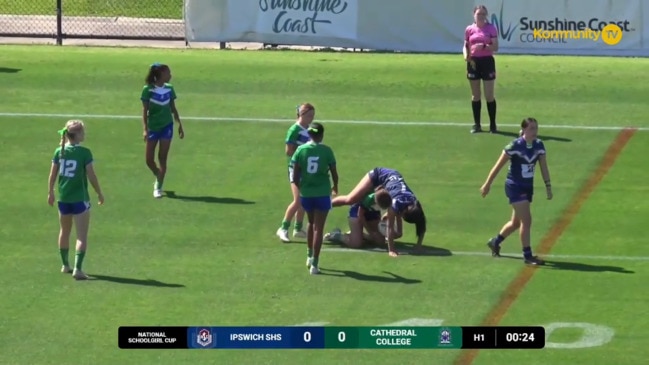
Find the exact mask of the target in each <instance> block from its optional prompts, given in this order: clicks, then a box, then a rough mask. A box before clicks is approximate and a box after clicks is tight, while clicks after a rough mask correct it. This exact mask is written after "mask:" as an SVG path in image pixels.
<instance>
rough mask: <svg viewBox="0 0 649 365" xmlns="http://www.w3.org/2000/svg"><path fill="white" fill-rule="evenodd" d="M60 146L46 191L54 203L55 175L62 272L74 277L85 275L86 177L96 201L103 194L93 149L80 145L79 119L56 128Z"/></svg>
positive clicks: (81, 135)
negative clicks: (74, 240) (73, 244)
mask: <svg viewBox="0 0 649 365" xmlns="http://www.w3.org/2000/svg"><path fill="white" fill-rule="evenodd" d="M59 134H60V135H61V146H60V147H58V148H57V149H56V151H54V157H53V158H52V167H51V168H50V177H49V192H48V195H47V203H48V204H49V205H50V206H52V205H54V200H55V195H54V185H55V183H56V182H57V178H58V185H57V186H58V193H59V194H58V207H59V224H60V226H61V229H60V231H59V253H60V254H61V261H62V263H63V267H62V268H61V272H63V273H69V272H72V276H73V277H74V278H75V279H77V280H84V279H87V278H88V276H87V275H86V274H85V273H84V272H83V271H82V270H81V265H82V264H83V259H84V258H85V256H86V247H87V245H88V228H89V224H90V195H89V194H88V181H90V184H91V185H92V187H93V188H94V189H95V192H96V193H97V196H98V200H99V205H101V204H104V195H103V194H102V192H101V188H100V187H99V181H98V180H97V175H96V174H95V169H94V167H93V158H92V152H90V149H88V148H86V147H83V146H81V142H83V140H84V139H85V127H84V124H83V122H82V121H80V120H70V121H68V122H67V123H66V124H65V127H64V128H63V129H61V130H60V131H59ZM73 223H74V225H75V227H76V230H77V245H76V256H75V263H74V270H71V269H70V264H69V261H68V253H69V247H70V233H71V231H72V224H73Z"/></svg>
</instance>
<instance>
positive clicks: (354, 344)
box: [325, 327, 358, 349]
mask: <svg viewBox="0 0 649 365" xmlns="http://www.w3.org/2000/svg"><path fill="white" fill-rule="evenodd" d="M325 348H331V349H355V348H358V329H356V328H354V327H325Z"/></svg>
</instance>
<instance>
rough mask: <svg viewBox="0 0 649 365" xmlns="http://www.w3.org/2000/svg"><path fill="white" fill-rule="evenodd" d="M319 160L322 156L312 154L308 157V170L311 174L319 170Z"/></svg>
mask: <svg viewBox="0 0 649 365" xmlns="http://www.w3.org/2000/svg"><path fill="white" fill-rule="evenodd" d="M318 160H320V156H310V157H308V158H307V159H306V172H308V173H309V174H315V173H316V172H318Z"/></svg>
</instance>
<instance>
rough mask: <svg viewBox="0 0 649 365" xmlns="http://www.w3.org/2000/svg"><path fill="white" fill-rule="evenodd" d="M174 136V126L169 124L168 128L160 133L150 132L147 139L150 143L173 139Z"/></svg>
mask: <svg viewBox="0 0 649 365" xmlns="http://www.w3.org/2000/svg"><path fill="white" fill-rule="evenodd" d="M173 136H174V124H173V122H172V123H169V124H168V125H167V126H166V127H164V128H162V129H161V130H159V131H149V133H147V136H146V139H148V140H149V141H159V140H161V139H171V138H172V137H173Z"/></svg>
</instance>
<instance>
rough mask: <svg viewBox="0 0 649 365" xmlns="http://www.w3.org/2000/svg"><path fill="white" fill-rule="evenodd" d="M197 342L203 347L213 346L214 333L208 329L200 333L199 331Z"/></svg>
mask: <svg viewBox="0 0 649 365" xmlns="http://www.w3.org/2000/svg"><path fill="white" fill-rule="evenodd" d="M196 342H198V344H199V345H201V346H203V347H207V346H209V345H211V344H212V332H210V330H208V329H207V328H203V329H201V330H200V331H198V335H197V336H196Z"/></svg>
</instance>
